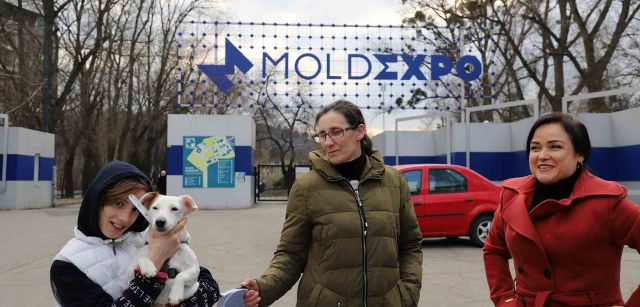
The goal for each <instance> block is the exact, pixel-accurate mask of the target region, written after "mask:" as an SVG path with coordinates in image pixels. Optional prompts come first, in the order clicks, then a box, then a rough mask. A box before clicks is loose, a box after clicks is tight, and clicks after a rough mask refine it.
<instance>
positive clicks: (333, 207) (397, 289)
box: [257, 151, 422, 306]
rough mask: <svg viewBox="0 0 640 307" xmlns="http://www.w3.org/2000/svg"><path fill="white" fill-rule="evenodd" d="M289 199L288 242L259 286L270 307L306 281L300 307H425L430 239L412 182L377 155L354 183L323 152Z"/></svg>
mask: <svg viewBox="0 0 640 307" xmlns="http://www.w3.org/2000/svg"><path fill="white" fill-rule="evenodd" d="M309 159H310V162H311V165H312V170H311V171H310V172H308V173H306V174H304V175H302V176H301V177H300V178H298V179H297V180H296V181H295V183H294V185H293V188H292V190H291V192H290V194H289V201H288V205H287V213H286V217H285V222H284V226H283V229H282V235H281V238H280V243H279V244H278V247H277V250H276V252H275V256H274V258H273V260H272V261H271V265H270V266H269V268H268V269H267V270H266V271H265V273H264V274H263V276H262V277H260V278H258V279H257V282H258V285H259V287H260V297H261V299H262V300H261V302H260V304H261V305H262V306H266V305H270V304H272V303H273V302H274V301H275V300H277V299H278V298H280V297H281V296H282V295H284V293H286V291H288V290H289V289H290V288H291V287H292V286H293V284H294V283H295V282H296V281H297V280H298V278H300V274H301V273H303V274H302V279H301V280H300V283H299V285H298V295H297V306H417V304H418V299H419V297H420V287H421V280H422V248H421V241H422V236H421V234H420V231H419V229H418V224H417V220H416V216H415V212H414V211H413V205H412V203H411V197H410V194H409V189H408V187H407V184H406V182H405V180H404V177H402V175H401V174H400V173H399V172H398V171H397V170H396V169H394V168H392V167H388V166H385V165H384V164H383V162H382V157H381V156H380V154H379V153H377V152H375V153H374V154H373V155H371V156H367V157H366V162H365V167H364V170H363V173H362V175H361V177H360V178H361V179H360V181H359V182H357V181H356V182H353V183H350V182H349V181H348V180H347V179H346V178H344V177H343V176H342V175H340V173H339V172H338V171H337V170H336V169H335V167H334V166H333V165H332V164H331V163H330V162H329V161H328V160H327V158H326V157H325V154H324V152H323V151H315V152H312V153H310V154H309Z"/></svg>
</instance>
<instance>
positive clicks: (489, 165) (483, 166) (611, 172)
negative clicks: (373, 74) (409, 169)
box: [384, 145, 640, 181]
mask: <svg viewBox="0 0 640 307" xmlns="http://www.w3.org/2000/svg"><path fill="white" fill-rule="evenodd" d="M639 157H640V145H632V146H622V147H598V148H593V149H592V151H591V157H590V158H589V161H587V165H588V167H589V168H590V169H591V171H592V172H593V173H594V174H596V175H598V176H599V177H601V178H603V179H606V180H614V181H640V158H639ZM470 159H471V168H472V169H473V170H474V171H476V172H478V173H480V174H482V175H483V176H485V177H486V178H488V179H489V180H494V181H501V180H505V179H508V178H513V177H520V176H526V175H528V174H529V173H530V172H529V162H528V160H527V156H526V152H525V151H514V152H471V153H470ZM399 160H400V164H416V163H446V161H447V157H446V155H438V156H400V157H399ZM465 160H466V159H465V153H464V152H454V153H452V154H451V163H452V164H457V165H463V166H464V165H465V164H466V163H465ZM395 161H396V160H395V156H385V157H384V162H385V163H386V164H388V165H395Z"/></svg>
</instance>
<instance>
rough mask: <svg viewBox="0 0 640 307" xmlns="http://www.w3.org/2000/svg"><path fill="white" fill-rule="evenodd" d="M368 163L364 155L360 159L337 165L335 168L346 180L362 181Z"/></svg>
mask: <svg viewBox="0 0 640 307" xmlns="http://www.w3.org/2000/svg"><path fill="white" fill-rule="evenodd" d="M366 161H367V160H366V159H365V154H364V153H362V154H360V157H357V158H355V159H354V160H352V161H349V162H345V163H342V164H338V165H335V167H336V169H337V170H338V172H339V173H340V175H342V176H343V177H344V178H347V179H348V180H360V176H361V175H362V170H363V169H364V165H365V162H366Z"/></svg>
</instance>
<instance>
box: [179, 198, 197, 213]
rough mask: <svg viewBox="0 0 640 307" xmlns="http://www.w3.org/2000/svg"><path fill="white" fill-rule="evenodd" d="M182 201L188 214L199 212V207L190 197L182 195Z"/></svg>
mask: <svg viewBox="0 0 640 307" xmlns="http://www.w3.org/2000/svg"><path fill="white" fill-rule="evenodd" d="M180 200H182V203H183V204H184V207H185V208H186V209H187V214H189V213H194V212H196V211H197V210H198V205H196V202H195V201H194V200H193V198H191V196H189V195H181V196H180Z"/></svg>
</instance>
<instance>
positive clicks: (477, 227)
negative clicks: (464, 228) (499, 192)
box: [469, 215, 493, 247]
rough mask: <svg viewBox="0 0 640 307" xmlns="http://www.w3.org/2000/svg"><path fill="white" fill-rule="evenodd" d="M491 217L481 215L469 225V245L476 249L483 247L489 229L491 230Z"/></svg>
mask: <svg viewBox="0 0 640 307" xmlns="http://www.w3.org/2000/svg"><path fill="white" fill-rule="evenodd" d="M492 220H493V217H492V216H490V215H481V216H479V217H477V218H476V219H475V220H474V221H473V224H471V230H470V231H469V237H470V238H471V243H472V244H473V245H475V246H478V247H483V246H484V240H486V239H487V236H489V229H490V228H491V221H492Z"/></svg>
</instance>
